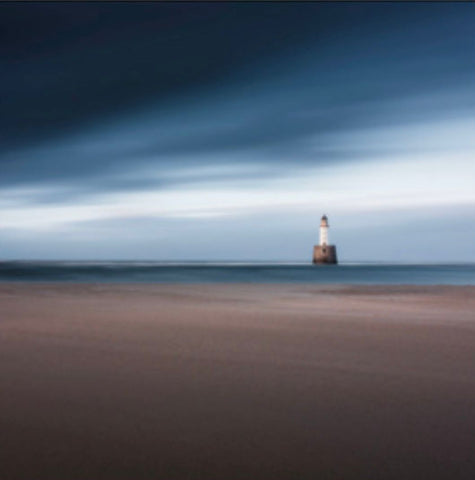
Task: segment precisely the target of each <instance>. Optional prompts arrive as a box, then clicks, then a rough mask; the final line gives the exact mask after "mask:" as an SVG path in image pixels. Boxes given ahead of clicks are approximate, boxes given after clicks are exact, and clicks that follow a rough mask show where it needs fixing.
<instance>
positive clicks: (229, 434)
mask: <svg viewBox="0 0 475 480" xmlns="http://www.w3.org/2000/svg"><path fill="white" fill-rule="evenodd" d="M0 356H1V360H0V380H1V394H0V438H1V442H0V443H1V448H0V456H1V458H0V479H2V480H17V479H22V480H55V479H61V480H76V479H77V480H86V479H88V480H89V479H90V480H101V479H114V480H115V479H134V480H136V479H163V480H174V479H180V480H184V479H206V480H214V479H216V480H217V479H220V480H232V479H243V480H244V479H246V480H248V479H272V480H279V479H289V480H290V479H366V480H368V479H378V480H380V479H405V480H407V479H418V480H423V479H431V480H433V479H451V480H454V479H473V478H475V287H442V286H419V287H416V286H390V287H388V286H384V287H383V286H376V287H373V286H371V287H369V286H368V287H366V286H358V287H351V286H332V287H325V286H321V285H251V284H248V285H244V284H241V285H138V284H135V285H113V284H97V285H92V284H91V285H88V284H84V285H74V284H69V285H68V284H8V283H4V284H0Z"/></svg>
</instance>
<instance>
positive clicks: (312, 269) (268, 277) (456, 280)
mask: <svg viewBox="0 0 475 480" xmlns="http://www.w3.org/2000/svg"><path fill="white" fill-rule="evenodd" d="M0 282H80V283H83V282H92V283H239V282H243V283H320V284H338V283H341V284H378V283H379V284H417V285H434V284H435V285H437V284H445V285H475V264H457V265H384V264H346V265H345V264H342V265H326V266H325V265H322V266H313V265H310V264H259V263H246V264H244V263H241V264H239V263H222V264H217V263H185V264H174V263H163V262H26V261H8V262H0Z"/></svg>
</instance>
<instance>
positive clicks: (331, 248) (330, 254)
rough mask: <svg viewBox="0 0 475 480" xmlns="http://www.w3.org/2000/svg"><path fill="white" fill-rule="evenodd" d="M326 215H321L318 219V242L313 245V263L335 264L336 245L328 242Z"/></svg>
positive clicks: (328, 226)
mask: <svg viewBox="0 0 475 480" xmlns="http://www.w3.org/2000/svg"><path fill="white" fill-rule="evenodd" d="M329 228H330V225H329V224H328V217H327V216H326V215H323V217H322V219H321V220H320V243H319V244H318V245H315V246H314V247H313V263H327V264H336V263H337V259H336V247H335V245H330V244H329V243H328V229H329Z"/></svg>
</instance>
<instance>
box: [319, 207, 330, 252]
mask: <svg viewBox="0 0 475 480" xmlns="http://www.w3.org/2000/svg"><path fill="white" fill-rule="evenodd" d="M329 226H330V225H328V217H327V216H326V215H323V217H322V219H321V220H320V245H321V246H323V245H328V227H329Z"/></svg>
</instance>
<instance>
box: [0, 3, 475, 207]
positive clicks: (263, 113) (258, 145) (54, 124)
mask: <svg viewBox="0 0 475 480" xmlns="http://www.w3.org/2000/svg"><path fill="white" fill-rule="evenodd" d="M474 14H475V4H468V5H462V4H456V5H448V4H409V5H407V4H387V3H383V4H356V3H354V4H353V3H345V4H336V5H330V4H324V3H322V4H320V3H315V4H305V3H288V4H271V3H258V4H244V3H231V4H229V3H227V4H217V3H202V4H193V3H160V4H159V3H144V4H138V3H117V4H106V3H99V4H97V3H65V4H54V3H47V4H29V3H28V4H26V3H18V4H2V5H0V22H1V23H0V28H1V42H0V66H1V69H2V75H1V77H0V88H1V91H2V97H1V124H0V139H1V142H2V145H1V148H2V150H1V152H0V162H1V163H0V183H1V184H2V185H4V186H5V185H13V184H19V183H40V184H45V185H46V186H48V185H51V184H55V183H56V184H57V186H58V187H59V188H57V189H56V190H54V191H52V192H51V193H50V194H47V195H45V196H44V197H43V198H44V200H45V201H54V199H58V200H59V199H61V198H63V199H66V198H67V197H68V196H69V197H70V198H74V197H75V196H76V195H81V194H89V193H93V192H100V191H104V190H121V189H122V190H131V189H140V188H146V187H150V186H153V187H166V186H170V185H174V184H175V183H176V182H182V183H185V182H190V181H194V180H196V179H195V178H194V177H193V176H192V175H189V176H188V177H187V176H182V177H181V178H180V180H177V179H176V178H175V179H171V178H169V176H167V174H168V173H169V172H171V171H173V170H174V169H176V168H178V167H179V166H187V165H189V164H193V163H196V164H198V165H206V164H212V163H213V162H217V163H223V164H225V163H226V162H229V161H231V160H228V159H227V154H229V153H232V154H234V153H236V152H238V151H245V152H248V153H249V152H252V155H251V157H252V156H253V157H252V158H253V159H254V161H255V162H256V163H258V162H262V163H265V164H267V165H268V167H269V168H268V169H263V171H262V173H255V175H256V178H259V175H260V174H261V175H272V174H276V172H277V171H279V170H280V171H281V172H282V171H286V170H287V169H289V168H297V167H298V166H299V165H300V166H305V163H306V162H310V163H313V164H318V163H325V162H337V161H340V162H342V161H343V162H345V161H349V160H353V161H354V160H358V159H359V158H361V157H371V156H377V155H381V154H385V153H388V152H389V153H391V151H392V149H394V147H389V146H387V147H384V146H383V147H380V150H379V151H375V150H374V149H372V148H371V146H368V147H367V148H365V149H361V148H360V149H359V150H358V149H357V148H355V147H354V146H352V145H342V146H341V147H339V148H334V146H331V145H328V144H326V143H325V141H324V139H325V135H326V134H328V133H339V132H340V133H345V132H347V131H351V130H352V129H355V128H377V127H379V126H381V125H385V126H388V125H398V124H410V123H411V122H414V123H415V124H417V123H418V122H421V121H426V120H428V119H431V118H434V117H436V116H437V115H441V114H449V115H452V116H457V115H467V112H469V111H470V109H473V107H474V104H475V94H474V93H473V92H472V93H470V91H469V88H470V86H472V85H473V83H474V80H475V59H474V55H473V48H474V47H475V45H474V41H473V28H474ZM467 92H469V93H467ZM407 98H409V99H411V98H412V100H411V101H409V102H408V103H406V104H404V102H402V100H404V99H407ZM421 98H425V99H426V100H425V101H422V107H423V108H419V107H420V105H421V100H420V99H421ZM447 99H449V100H447ZM142 111H143V112H149V113H148V114H147V115H148V116H147V115H145V116H144V117H142V116H141V114H139V113H137V112H142ZM114 122H117V123H118V124H120V128H119V127H118V128H117V131H116V133H114V126H113V125H114ZM107 125H108V126H107ZM110 125H112V126H110ZM91 132H92V133H91ZM400 148H401V149H403V148H404V147H403V146H401V147H400ZM206 155H209V156H210V157H209V158H208V159H205V160H204V159H203V157H204V156H206ZM289 158H290V159H291V161H289ZM146 166H149V167H154V168H155V169H156V171H157V172H158V173H163V178H156V177H155V178H150V177H147V176H146V175H144V176H143V177H139V178H138V177H134V176H131V177H130V178H124V175H125V174H127V173H128V172H134V171H135V170H136V169H137V168H142V167H146ZM273 169H274V170H273ZM273 172H274V173H273ZM236 175H237V174H235V173H234V174H229V175H225V174H223V175H221V176H220V175H217V176H215V177H214V180H215V181H217V182H219V181H220V180H223V179H226V178H229V177H236ZM242 175H243V176H244V177H246V175H247V174H246V173H243V174H242ZM211 180H213V179H211ZM61 192H62V193H61ZM68 192H69V193H68Z"/></svg>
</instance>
